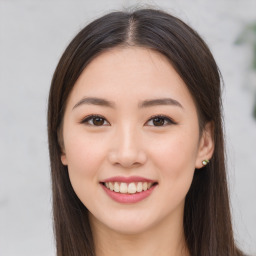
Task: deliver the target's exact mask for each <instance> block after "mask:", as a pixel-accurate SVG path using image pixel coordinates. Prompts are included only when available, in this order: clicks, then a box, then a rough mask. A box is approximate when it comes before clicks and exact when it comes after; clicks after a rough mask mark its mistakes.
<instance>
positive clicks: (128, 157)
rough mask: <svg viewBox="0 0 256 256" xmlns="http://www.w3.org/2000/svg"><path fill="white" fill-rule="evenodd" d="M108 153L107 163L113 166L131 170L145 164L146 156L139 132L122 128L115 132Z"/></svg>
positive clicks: (129, 128) (130, 128)
mask: <svg viewBox="0 0 256 256" xmlns="http://www.w3.org/2000/svg"><path fill="white" fill-rule="evenodd" d="M113 136H114V138H113V140H112V143H111V149H110V151H109V161H110V162H111V164H113V165H120V166H122V167H124V168H132V167H135V166H140V165H143V164H145V162H146V160H147V155H146V152H145V150H144V149H143V145H142V142H141V141H142V138H141V134H139V131H136V129H134V128H132V127H123V128H121V129H119V130H118V131H116V133H115V134H114V135H113Z"/></svg>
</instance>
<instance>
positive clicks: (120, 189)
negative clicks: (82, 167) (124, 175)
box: [104, 182, 153, 194]
mask: <svg viewBox="0 0 256 256" xmlns="http://www.w3.org/2000/svg"><path fill="white" fill-rule="evenodd" d="M104 185H105V187H106V188H108V189H110V190H111V191H115V192H116V193H122V194H127V193H128V194H135V193H136V192H138V193H139V192H142V191H146V190H148V189H150V188H151V187H152V185H153V183H152V182H138V183H136V182H131V183H125V182H121V183H120V182H105V183H104Z"/></svg>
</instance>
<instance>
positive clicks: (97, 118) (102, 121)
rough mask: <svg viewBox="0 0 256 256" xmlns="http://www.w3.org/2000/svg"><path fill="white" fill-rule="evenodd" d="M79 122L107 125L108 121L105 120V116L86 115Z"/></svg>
mask: <svg viewBox="0 0 256 256" xmlns="http://www.w3.org/2000/svg"><path fill="white" fill-rule="evenodd" d="M81 123H83V124H86V125H90V126H105V125H109V123H108V122H107V121H106V119H105V118H103V117H101V116H96V115H92V116H88V117H86V118H85V119H84V120H82V122H81Z"/></svg>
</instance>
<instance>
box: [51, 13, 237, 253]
mask: <svg viewBox="0 0 256 256" xmlns="http://www.w3.org/2000/svg"><path fill="white" fill-rule="evenodd" d="M48 136H49V150H50V159H51V170H52V189H53V213H54V226H55V236H56V246H57V255H62V256H63V255H69V256H70V255H97V256H102V255H191V256H192V255H193V256H199V255H202V256H206V255H208V256H216V255H218V256H221V255H223V256H224V255H225V256H228V255H230V256H231V255H232V256H234V255H242V253H241V252H240V251H239V249H237V247H236V245H235V242H234V237H233V232H232V225H231V216H230V210H229V198H228V191H227V181H226V171H225V158H224V141H223V132H222V117H221V88H220V74H219V71H218V67H217V65H216V63H215V61H214V59H213V57H212V54H211V52H210V50H209V49H208V47H207V46H206V44H205V43H204V41H203V40H202V39H201V38H200V37H199V35H198V34H197V33H196V32H195V31H194V30H193V29H191V28H190V27H189V26H187V25H186V24H185V23H183V22H182V21H181V20H179V19H177V18H176V17H173V16H171V15H169V14H167V13H164V12H162V11H157V10H152V9H142V10H138V11H135V12H133V13H128V12H114V13H110V14H108V15H105V16H104V17H101V18H99V19H97V20H95V21H94V22H92V23H91V24H89V25H88V26H86V27H85V28H84V29H83V30H82V31H81V32H79V33H78V35H77V36H76V37H75V38H74V39H73V41H72V42H71V43H70V44H69V46H68V47H67V49H66V50H65V52H64V54H63V56H62V57H61V59H60V61H59V64H58V66H57V68H56V71H55V73H54V76H53V79H52V85H51V90H50V96H49V109H48Z"/></svg>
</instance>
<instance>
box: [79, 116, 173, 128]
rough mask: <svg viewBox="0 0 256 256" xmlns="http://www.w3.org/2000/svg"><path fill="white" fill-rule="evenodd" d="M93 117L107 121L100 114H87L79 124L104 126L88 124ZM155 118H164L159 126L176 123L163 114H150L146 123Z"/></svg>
mask: <svg viewBox="0 0 256 256" xmlns="http://www.w3.org/2000/svg"><path fill="white" fill-rule="evenodd" d="M94 118H101V119H103V120H104V122H105V121H106V122H108V121H107V120H106V119H105V118H104V117H103V116H101V115H89V116H87V117H85V118H84V119H83V120H82V121H81V122H80V123H81V124H85V125H89V126H105V125H104V124H102V125H94V124H90V123H89V121H92V120H93V119H94ZM156 118H160V119H163V120H164V124H163V125H159V126H160V127H164V126H167V125H175V124H177V123H176V122H175V121H174V120H173V119H171V118H170V117H167V116H165V115H154V116H151V117H150V119H149V120H148V121H147V122H146V123H148V122H149V121H153V120H154V119H156ZM108 124H109V122H108ZM150 126H154V127H159V126H157V125H150Z"/></svg>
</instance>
